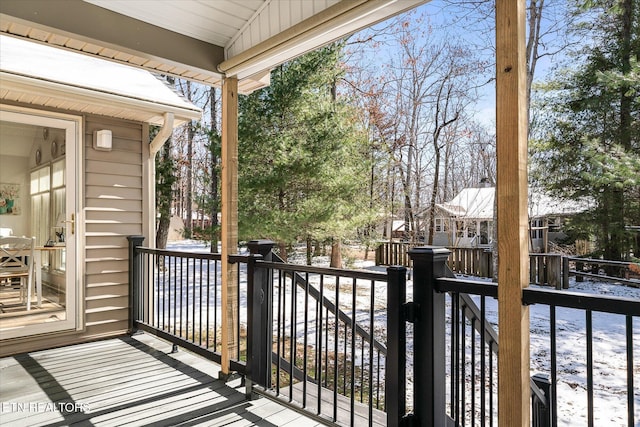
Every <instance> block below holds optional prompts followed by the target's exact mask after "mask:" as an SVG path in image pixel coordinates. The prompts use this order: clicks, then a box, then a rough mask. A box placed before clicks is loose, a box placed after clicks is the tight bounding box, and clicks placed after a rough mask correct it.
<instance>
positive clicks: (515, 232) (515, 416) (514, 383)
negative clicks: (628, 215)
mask: <svg viewBox="0 0 640 427" xmlns="http://www.w3.org/2000/svg"><path fill="white" fill-rule="evenodd" d="M526 102H527V94H526V61H525V1H524V0H497V1H496V124H497V128H496V145H497V190H496V197H497V205H498V212H497V213H498V311H499V318H498V328H499V331H500V353H499V356H498V423H499V426H500V427H511V426H525V425H529V424H530V419H529V418H530V417H529V403H530V400H529V399H530V396H529V394H530V392H529V309H528V307H525V306H523V305H522V289H523V288H525V287H527V286H528V285H529V272H528V268H529V254H528V252H529V246H528V233H527V231H528V218H527V126H528V118H527V104H526Z"/></svg>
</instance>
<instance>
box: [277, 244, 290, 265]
mask: <svg viewBox="0 0 640 427" xmlns="http://www.w3.org/2000/svg"><path fill="white" fill-rule="evenodd" d="M278 252H279V255H280V258H282V260H283V261H284V262H287V258H288V256H287V245H286V243H283V242H279V243H278Z"/></svg>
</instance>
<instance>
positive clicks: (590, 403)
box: [585, 310, 593, 427]
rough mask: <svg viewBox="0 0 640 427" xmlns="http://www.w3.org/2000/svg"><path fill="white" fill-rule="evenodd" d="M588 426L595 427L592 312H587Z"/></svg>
mask: <svg viewBox="0 0 640 427" xmlns="http://www.w3.org/2000/svg"><path fill="white" fill-rule="evenodd" d="M585 315H586V322H585V323H586V329H587V425H588V426H589V427H593V321H592V313H591V310H587V312H586V313H585Z"/></svg>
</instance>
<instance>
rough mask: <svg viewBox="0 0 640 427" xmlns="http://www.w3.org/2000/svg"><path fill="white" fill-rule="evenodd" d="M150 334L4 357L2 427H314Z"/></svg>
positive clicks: (0, 386) (1, 365) (1, 371)
mask: <svg viewBox="0 0 640 427" xmlns="http://www.w3.org/2000/svg"><path fill="white" fill-rule="evenodd" d="M170 350H171V345H170V344H168V343H166V342H164V341H160V340H158V339H156V338H155V337H153V336H150V335H137V336H135V337H123V338H120V339H112V340H106V341H99V342H93V343H87V344H80V345H75V346H70V347H63V348H58V349H52V350H46V351H40V352H34V353H29V354H22V355H19V356H15V357H6V358H2V359H0V403H1V405H2V408H1V411H2V412H1V413H0V424H1V425H3V426H5V425H7V426H10V425H14V426H27V425H29V426H42V425H48V426H68V425H74V424H76V425H82V426H92V425H93V426H116V425H127V426H134V425H140V426H142V425H153V426H174V425H184V426H197V425H206V426H223V425H224V426H251V425H258V426H289V425H291V426H293V425H295V426H296V427H304V426H317V425H320V424H318V422H317V421H314V420H312V419H309V418H306V417H304V416H302V415H300V414H298V413H297V412H294V411H292V410H291V409H287V408H285V407H283V406H281V405H279V404H278V403H276V402H273V401H271V400H269V399H266V398H259V399H256V400H251V401H248V400H247V399H246V398H245V395H244V387H241V386H240V384H239V382H240V381H239V380H236V381H235V382H230V383H227V384H225V383H223V382H221V381H219V380H217V377H218V371H219V367H218V366H217V365H215V364H214V363H212V362H209V361H206V360H204V359H202V358H200V357H197V356H195V355H193V354H191V353H188V352H185V351H180V352H178V353H175V354H168V353H169V352H170Z"/></svg>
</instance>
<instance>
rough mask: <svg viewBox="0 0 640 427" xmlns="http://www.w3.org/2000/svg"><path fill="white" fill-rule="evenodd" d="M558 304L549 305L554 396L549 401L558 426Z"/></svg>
mask: <svg viewBox="0 0 640 427" xmlns="http://www.w3.org/2000/svg"><path fill="white" fill-rule="evenodd" d="M556 330H557V328H556V306H555V305H550V306H549V340H550V347H551V394H552V395H553V396H554V398H553V399H551V402H550V403H549V404H550V405H551V408H550V411H551V426H552V427H558V417H557V414H558V412H557V411H558V400H557V399H556V398H555V397H556V396H558V394H557V393H558V386H557V383H558V382H557V378H558V360H557V357H558V356H557V353H556V348H557V347H556V344H557V336H556V333H557V332H556Z"/></svg>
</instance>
